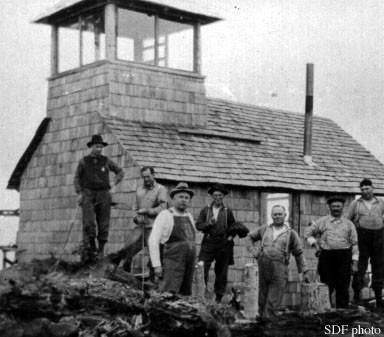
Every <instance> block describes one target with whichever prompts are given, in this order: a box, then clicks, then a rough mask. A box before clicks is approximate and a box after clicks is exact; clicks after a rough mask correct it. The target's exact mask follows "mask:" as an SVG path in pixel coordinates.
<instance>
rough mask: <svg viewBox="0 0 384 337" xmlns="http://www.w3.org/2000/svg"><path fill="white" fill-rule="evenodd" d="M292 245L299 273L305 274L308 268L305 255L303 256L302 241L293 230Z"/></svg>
mask: <svg viewBox="0 0 384 337" xmlns="http://www.w3.org/2000/svg"><path fill="white" fill-rule="evenodd" d="M291 238H292V239H291V240H292V242H291V245H292V255H293V256H294V257H295V260H296V265H297V271H298V272H299V273H302V272H305V271H306V270H307V269H308V268H307V261H306V260H305V257H304V254H303V248H302V245H301V241H300V238H299V235H298V234H297V233H296V232H295V231H294V230H292V232H291Z"/></svg>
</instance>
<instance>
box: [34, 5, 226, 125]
mask: <svg viewBox="0 0 384 337" xmlns="http://www.w3.org/2000/svg"><path fill="white" fill-rule="evenodd" d="M208 3H209V2H208V1H207V0H205V1H196V0H195V1H186V0H184V1H183V0H178V1H176V0H150V1H142V0H125V1H124V0H98V1H97V0H96V1H95V0H63V1H59V2H58V3H57V4H56V5H55V6H54V7H53V8H52V9H50V10H48V11H47V12H46V13H44V14H42V15H40V16H39V17H38V18H37V19H36V21H35V22H37V23H45V24H49V25H51V26H52V38H51V39H52V41H51V78H50V82H51V83H50V94H49V99H52V98H55V99H56V98H59V96H61V97H62V96H63V95H66V94H68V95H69V94H72V93H76V92H77V93H78V92H80V91H83V90H86V91H87V92H88V93H87V94H84V95H80V96H83V98H84V99H88V100H89V99H91V100H92V99H96V100H101V101H102V102H98V104H96V105H97V106H98V109H99V110H100V109H101V110H102V112H103V113H105V114H107V115H108V114H109V115H113V116H117V117H120V118H125V119H129V120H139V121H146V122H159V123H175V124H187V125H196V126H201V125H204V123H205V89H204V81H203V77H202V75H201V34H200V27H201V25H204V24H208V23H211V22H214V21H217V20H219V18H218V16H217V15H215V14H214V13H213V11H212V9H211V8H209V5H208ZM74 75H77V76H74ZM65 77H69V79H68V78H67V80H66V81H65V80H62V79H63V78H65ZM90 77H91V78H92V79H91V80H89V78H90ZM94 77H96V78H94ZM87 78H88V81H81V79H87ZM58 79H61V81H59V83H57V80H58ZM72 79H73V82H72ZM75 79H76V80H75ZM76 82H80V83H76ZM65 83H67V84H68V83H72V85H71V86H70V87H68V88H63V87H61V89H59V88H58V86H61V85H62V84H65ZM85 85H86V86H87V87H84V86H85ZM95 87H98V90H96V91H92V89H95ZM53 88H56V89H54V90H51V89H53ZM73 100H75V101H78V102H77V103H82V99H81V98H78V99H75V98H72V99H69V98H68V101H67V103H68V102H72V101H73ZM62 101H64V102H65V99H64V100H63V99H62ZM99 103H102V107H101V106H100V104H99ZM62 104H64V103H61V104H60V105H62ZM56 105H57V104H56ZM64 105H65V104H64ZM52 107H53V109H55V104H51V105H50V104H48V114H49V115H50V117H55V116H54V115H55V112H54V111H50V110H52ZM62 107H64V106H62ZM83 110H84V109H83Z"/></svg>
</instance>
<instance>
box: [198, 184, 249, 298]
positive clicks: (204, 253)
mask: <svg viewBox="0 0 384 337" xmlns="http://www.w3.org/2000/svg"><path fill="white" fill-rule="evenodd" d="M208 194H210V195H211V197H212V198H213V201H212V203H211V204H210V205H208V206H205V207H204V208H203V209H202V210H201V212H200V215H199V218H198V220H197V222H196V228H197V229H198V230H200V231H202V232H203V233H204V237H203V241H202V242H201V249H200V254H199V261H203V262H204V280H205V284H206V285H207V283H208V276H209V269H210V268H211V264H212V262H213V261H215V284H214V291H215V294H216V302H221V299H222V297H223V295H224V294H225V291H226V287H227V276H228V268H229V266H230V265H231V264H233V262H234V261H233V246H234V242H233V239H234V236H235V235H236V231H233V229H234V228H235V223H236V221H235V217H234V216H233V213H232V211H231V209H229V208H228V207H226V206H225V205H224V203H223V199H224V197H225V196H226V195H227V194H228V191H227V190H226V188H225V187H224V186H223V185H222V184H214V185H212V186H211V187H210V188H209V189H208ZM236 228H237V227H236ZM243 228H245V229H246V227H245V226H243ZM245 235H246V233H245Z"/></svg>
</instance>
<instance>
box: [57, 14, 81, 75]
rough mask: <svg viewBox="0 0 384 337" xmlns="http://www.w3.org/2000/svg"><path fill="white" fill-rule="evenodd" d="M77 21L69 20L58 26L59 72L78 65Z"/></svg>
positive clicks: (78, 37)
mask: <svg viewBox="0 0 384 337" xmlns="http://www.w3.org/2000/svg"><path fill="white" fill-rule="evenodd" d="M79 55H80V34H79V21H78V20H76V21H71V22H68V23H66V24H64V25H63V26H60V28H59V72H62V71H66V70H69V69H73V68H77V67H78V66H79V65H80V62H79Z"/></svg>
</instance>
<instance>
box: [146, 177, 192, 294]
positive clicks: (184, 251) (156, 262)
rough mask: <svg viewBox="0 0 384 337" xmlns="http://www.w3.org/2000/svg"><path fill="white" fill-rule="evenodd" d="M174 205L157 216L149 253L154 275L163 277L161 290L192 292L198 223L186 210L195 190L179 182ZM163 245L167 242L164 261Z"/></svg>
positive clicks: (181, 292) (173, 196)
mask: <svg viewBox="0 0 384 337" xmlns="http://www.w3.org/2000/svg"><path fill="white" fill-rule="evenodd" d="M169 195H170V197H171V199H172V202H173V207H171V208H169V209H166V210H163V211H161V212H160V214H159V215H158V216H157V218H156V219H155V222H154V223H153V228H152V232H151V235H150V237H149V242H148V246H149V254H150V257H151V262H152V266H153V268H154V271H155V275H156V276H157V277H159V278H162V282H161V284H160V290H161V291H166V292H174V293H177V294H181V295H187V296H188V295H191V294H192V280H193V273H194V268H195V263H196V261H195V260H196V243H195V226H194V221H193V217H192V215H191V214H190V213H189V212H188V211H187V208H188V205H189V203H190V200H191V198H192V197H193V195H194V192H193V190H191V189H189V187H188V184H187V183H183V182H181V183H179V184H178V185H177V186H176V188H174V189H173V190H171V192H170V193H169ZM160 244H164V254H163V261H161V260H160Z"/></svg>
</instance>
